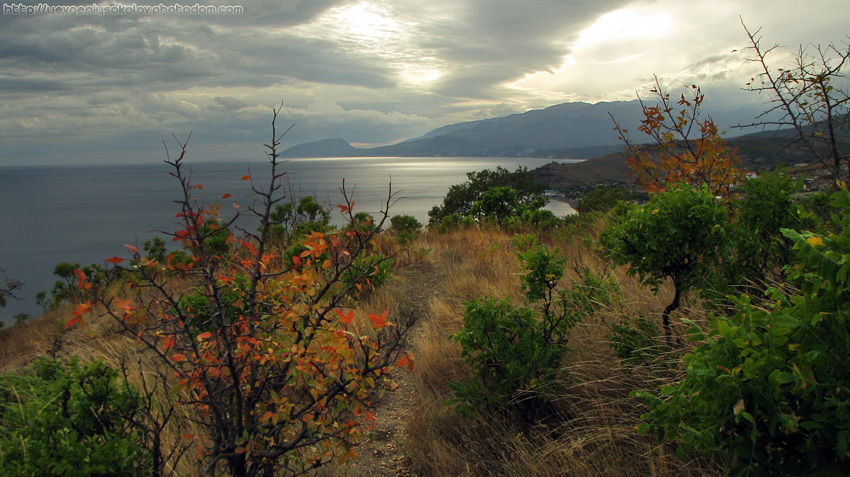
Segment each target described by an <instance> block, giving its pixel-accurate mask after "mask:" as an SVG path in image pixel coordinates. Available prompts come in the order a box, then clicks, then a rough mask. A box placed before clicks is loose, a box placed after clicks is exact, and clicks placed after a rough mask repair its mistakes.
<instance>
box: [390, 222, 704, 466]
mask: <svg viewBox="0 0 850 477" xmlns="http://www.w3.org/2000/svg"><path fill="white" fill-rule="evenodd" d="M600 228H601V225H599V224H596V225H594V226H592V227H590V229H589V230H586V231H584V234H583V235H582V236H580V237H591V238H590V239H587V238H584V239H582V238H579V237H576V236H569V235H566V236H562V237H542V238H541V241H542V242H544V243H546V244H547V245H550V246H554V247H558V248H560V249H561V250H562V251H563V252H564V253H565V255H566V256H568V257H569V258H570V262H569V265H568V268H570V271H569V273H568V274H567V276H566V277H565V278H564V281H563V282H562V286H563V285H566V284H567V283H569V281H570V280H575V279H576V278H577V277H578V274H579V273H580V272H581V270H582V269H584V268H589V269H591V270H596V271H600V270H602V271H605V272H607V273H611V274H613V275H614V276H615V277H616V278H617V279H618V280H619V282H620V284H621V289H622V291H623V295H624V297H625V300H624V301H623V303H621V304H619V305H616V306H612V307H607V308H605V309H603V310H601V311H600V312H599V313H597V314H596V316H594V318H593V319H592V320H590V321H587V322H585V323H582V324H580V325H579V326H578V327H576V329H574V331H573V334H572V337H571V344H572V348H573V351H571V352H570V353H569V354H568V356H567V358H566V359H565V361H564V363H563V368H562V369H561V372H560V379H559V382H558V383H557V386H555V388H556V389H557V391H555V392H552V395H551V396H550V399H551V401H550V403H551V407H552V409H550V410H549V411H548V412H547V414H546V415H547V416H548V417H547V418H546V419H541V420H538V421H537V422H533V423H523V422H517V421H516V420H514V419H511V418H510V416H505V415H484V416H478V417H475V418H470V419H468V418H462V417H460V416H458V415H457V414H456V413H455V412H454V411H452V409H451V407H450V406H447V405H446V401H448V400H450V399H451V398H452V397H453V395H452V392H451V390H450V388H449V386H448V383H450V382H452V381H458V380H462V379H466V378H467V377H469V376H470V375H471V371H470V370H469V368H468V366H467V365H466V364H465V362H464V361H463V360H462V358H461V354H460V349H459V347H458V345H457V344H456V343H454V342H452V341H449V340H448V339H447V337H448V336H449V335H451V334H453V333H456V332H457V331H458V330H460V328H461V326H462V322H463V303H464V302H465V301H468V300H470V299H472V298H476V297H483V296H489V297H503V296H511V297H512V299H513V300H514V301H515V302H519V301H521V298H520V285H519V278H518V277H519V273H520V264H519V263H518V261H517V259H516V251H515V250H514V248H513V246H512V245H511V243H510V236H509V235H507V234H505V233H503V232H501V231H498V230H485V231H482V230H475V229H471V230H464V231H456V232H451V233H447V234H442V235H438V234H429V235H427V236H426V237H424V238H423V239H422V240H420V241H419V242H418V243H417V244H416V245H418V246H422V247H428V248H431V249H433V252H432V254H431V255H429V259H430V260H431V265H432V266H433V267H434V269H435V270H437V271H438V275H439V276H441V277H442V280H441V282H440V284H439V287H438V289H437V290H436V296H437V298H435V299H434V300H432V302H431V303H430V312H431V316H430V317H429V319H428V320H427V321H426V322H425V323H424V325H423V327H422V332H421V333H420V334H419V335H418V336H417V339H416V341H415V349H414V352H415V353H416V356H417V370H416V373H415V380H414V381H415V386H416V395H417V397H418V402H417V403H416V406H417V407H416V409H415V411H414V412H413V413H412V416H414V417H413V418H412V420H411V422H410V423H409V429H408V435H409V436H410V438H409V442H408V443H407V449H408V452H409V453H410V455H411V457H412V458H413V460H414V466H415V470H416V471H417V472H418V473H419V474H421V475H434V476H443V475H510V476H563V475H582V476H583V475H696V474H699V475H706V474H709V475H710V474H716V473H718V471H717V469H715V468H714V467H713V466H711V465H710V464H709V463H706V462H703V461H693V462H685V461H682V460H680V459H679V458H677V457H676V456H675V455H674V453H673V449H672V448H671V447H669V446H663V445H658V444H657V443H656V442H655V441H654V439H652V438H649V437H647V436H643V435H636V434H635V431H634V427H635V425H637V424H638V422H639V420H640V414H641V413H642V412H643V408H642V406H641V404H640V402H639V401H637V400H636V399H634V398H631V397H629V393H630V392H631V391H632V390H635V389H645V388H648V387H653V386H657V385H659V384H660V383H658V382H657V381H659V380H661V381H664V382H670V381H671V380H673V379H674V378H675V377H676V375H677V373H678V371H676V370H673V371H668V372H667V373H666V375H665V374H662V373H659V372H655V373H651V372H649V371H647V370H645V369H637V370H635V372H633V373H631V374H628V373H625V372H624V371H623V370H622V369H621V368H620V366H619V365H618V364H617V363H618V360H617V358H616V356H615V355H614V352H613V351H612V349H611V348H610V346H609V341H608V335H609V334H610V333H611V325H612V324H613V323H615V322H617V320H619V319H621V318H620V317H621V316H638V315H640V314H643V315H646V316H657V315H658V314H659V312H660V310H662V309H663V308H664V306H665V305H666V304H667V303H666V301H665V300H667V299H668V297H670V296H672V291H671V290H669V289H667V288H662V290H661V291H660V293H659V296H654V295H653V294H652V293H649V292H648V291H647V290H646V289H645V288H643V287H641V286H640V284H639V283H638V282H637V281H636V280H634V279H632V278H629V277H626V276H625V275H624V273H623V272H622V271H621V270H613V269H608V267H607V265H606V264H605V262H604V261H602V260H601V259H600V258H598V257H597V256H596V255H595V254H594V252H593V247H594V245H593V237H595V236H596V234H597V232H598V231H599V229H600ZM685 313H686V314H687V315H688V316H689V317H690V318H691V319H700V318H701V317H702V314H703V311H702V309H701V308H700V307H699V306H696V307H694V308H692V309H688V310H686V311H685ZM671 359H675V357H671Z"/></svg>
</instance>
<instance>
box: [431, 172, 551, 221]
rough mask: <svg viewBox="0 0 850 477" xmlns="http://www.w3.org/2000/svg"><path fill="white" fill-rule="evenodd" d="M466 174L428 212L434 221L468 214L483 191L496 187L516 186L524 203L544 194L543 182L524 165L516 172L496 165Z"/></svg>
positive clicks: (518, 199) (531, 201)
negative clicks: (489, 168)
mask: <svg viewBox="0 0 850 477" xmlns="http://www.w3.org/2000/svg"><path fill="white" fill-rule="evenodd" d="M466 176H467V177H468V178H469V180H467V181H466V182H464V183H463V184H455V185H453V186H451V187H450V188H449V192H448V193H447V194H446V197H445V198H444V199H443V204H442V205H440V206H434V208H432V209H431V210H430V211H429V212H428V216H429V217H430V223H431V224H438V223H440V222H441V221H442V220H443V219H444V218H446V217H448V216H450V215H453V214H458V215H460V216H469V215H470V214H471V213H472V207H473V205H474V204H475V202H478V201H480V200H481V199H482V197H483V196H484V194H485V193H487V191H489V190H490V189H492V188H494V187H508V188H511V189H514V190H515V191H516V193H517V196H516V200H517V201H518V203H520V204H522V205H530V204H532V203H534V202H535V201H537V200H539V199H540V198H541V197H542V194H543V184H540V183H539V182H537V180H535V179H534V176H532V175H531V174H530V173H529V172H528V170H527V169H526V168H525V167H519V168H517V170H516V171H514V172H510V171H509V170H507V169H505V168H503V167H497V168H496V170H495V171H491V170H488V169H485V170H483V171H478V172H469V173H467V174H466Z"/></svg>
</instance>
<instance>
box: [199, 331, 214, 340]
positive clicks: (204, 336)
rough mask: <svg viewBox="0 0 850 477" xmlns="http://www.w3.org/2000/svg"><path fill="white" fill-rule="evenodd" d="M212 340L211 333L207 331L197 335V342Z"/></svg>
mask: <svg viewBox="0 0 850 477" xmlns="http://www.w3.org/2000/svg"><path fill="white" fill-rule="evenodd" d="M210 338H212V333H210V332H209V331H204V332H203V333H201V334H199V335H198V341H204V340H208V339H210Z"/></svg>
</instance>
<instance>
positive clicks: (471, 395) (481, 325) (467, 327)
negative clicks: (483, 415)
mask: <svg viewBox="0 0 850 477" xmlns="http://www.w3.org/2000/svg"><path fill="white" fill-rule="evenodd" d="M520 258H521V259H522V260H523V262H524V264H525V268H526V271H527V273H526V274H525V276H524V277H523V279H522V282H523V290H524V291H525V294H526V299H527V304H526V305H524V306H515V305H513V304H512V303H511V301H510V300H509V299H507V298H506V299H503V300H495V299H492V298H487V299H483V300H473V301H470V302H468V303H466V312H465V314H464V318H463V323H464V324H463V329H462V330H461V331H460V332H459V333H457V334H456V335H453V336H451V339H453V340H455V341H457V342H458V343H459V344H460V346H461V353H462V356H463V357H464V360H465V361H466V362H467V363H468V364H469V365H470V366H471V368H472V371H473V375H474V377H473V379H471V380H469V381H467V382H462V383H451V384H450V386H451V388H452V390H453V391H454V393H455V397H456V399H455V400H454V402H455V403H457V404H458V410H459V411H460V412H461V413H465V414H469V413H473V412H480V411H483V410H485V409H491V410H500V411H505V410H507V411H514V412H517V413H518V414H519V415H520V416H521V417H523V418H528V417H529V416H531V415H532V414H533V413H534V412H535V411H536V409H537V408H538V407H539V406H538V405H539V403H540V402H541V401H545V400H546V399H547V393H546V391H547V389H548V387H549V386H550V385H551V383H552V378H554V377H555V374H556V372H557V370H558V368H559V365H560V363H561V360H562V359H563V357H564V355H565V354H566V352H567V351H568V350H569V346H568V342H569V337H570V331H571V330H572V328H573V327H575V325H576V324H577V323H579V322H580V321H582V320H584V319H586V318H587V317H589V316H590V315H591V314H592V313H593V312H594V311H595V310H596V309H598V307H599V306H602V305H603V304H607V303H611V302H612V301H613V297H614V296H615V295H616V294H617V293H618V291H619V289H618V286H617V285H616V283H615V282H614V281H613V280H612V279H603V278H600V277H597V276H596V275H594V274H592V273H589V272H587V273H585V274H584V277H583V279H582V281H580V282H578V283H574V284H573V286H572V288H571V289H559V288H557V285H558V281H559V280H560V279H561V278H562V277H563V271H564V264H565V262H566V260H565V259H564V258H563V257H559V256H558V255H557V254H553V253H552V252H550V251H549V250H548V249H547V248H546V247H544V246H536V247H532V248H530V249H528V250H526V251H524V252H521V253H520ZM535 308H537V309H536V310H535Z"/></svg>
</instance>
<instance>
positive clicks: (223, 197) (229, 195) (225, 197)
mask: <svg viewBox="0 0 850 477" xmlns="http://www.w3.org/2000/svg"><path fill="white" fill-rule="evenodd" d="M228 197H233V195H232V194H224V195H223V196H221V198H222V199H227V198H228Z"/></svg>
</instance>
